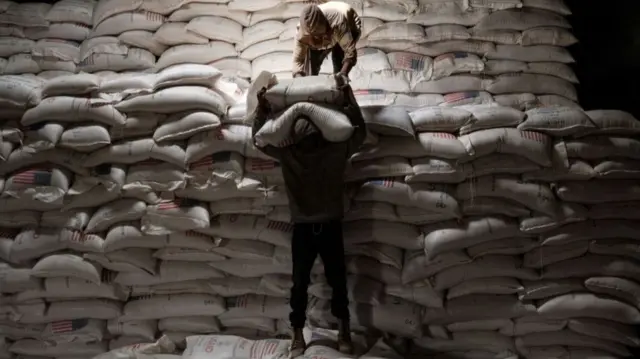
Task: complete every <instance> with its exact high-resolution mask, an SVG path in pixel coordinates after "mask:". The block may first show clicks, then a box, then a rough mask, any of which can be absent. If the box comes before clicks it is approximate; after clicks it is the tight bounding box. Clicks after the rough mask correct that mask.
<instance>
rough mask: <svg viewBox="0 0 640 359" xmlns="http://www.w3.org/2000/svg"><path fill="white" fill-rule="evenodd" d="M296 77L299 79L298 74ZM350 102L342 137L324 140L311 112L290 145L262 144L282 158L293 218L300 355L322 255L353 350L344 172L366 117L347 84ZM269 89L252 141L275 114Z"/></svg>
mask: <svg viewBox="0 0 640 359" xmlns="http://www.w3.org/2000/svg"><path fill="white" fill-rule="evenodd" d="M294 81H295V80H294ZM343 89H344V96H345V98H346V99H347V100H346V101H345V102H346V106H344V107H342V108H340V109H339V111H340V112H342V113H344V114H345V115H346V116H347V117H348V118H349V120H350V122H351V125H352V126H353V128H354V130H353V133H352V135H351V137H350V138H349V139H348V140H346V141H342V142H330V141H328V140H326V139H325V138H324V137H323V135H322V132H321V131H320V130H319V129H318V128H317V126H316V125H315V124H314V123H313V121H311V120H310V119H308V118H305V117H298V118H297V119H296V122H295V123H294V124H293V126H291V139H290V141H287V145H286V146H283V147H276V146H274V145H271V144H268V145H264V146H262V147H258V148H259V149H260V150H261V151H263V152H264V153H266V154H267V155H269V156H271V157H274V158H275V159H277V160H278V161H279V162H280V165H281V168H282V174H283V177H284V182H285V185H286V188H287V196H288V198H289V206H290V212H291V220H292V222H293V223H294V229H293V238H292V239H291V252H292V257H293V287H292V289H291V299H290V304H291V314H290V316H289V319H290V321H291V327H292V330H293V333H292V340H291V347H290V356H291V357H292V358H294V357H297V356H300V355H302V354H303V353H304V351H305V349H306V343H305V340H304V337H303V333H302V329H303V328H304V325H305V321H306V311H307V302H308V296H307V289H308V287H309V283H310V280H311V278H310V277H311V269H312V267H313V265H314V263H315V260H316V258H317V256H318V255H320V258H321V259H322V262H323V264H324V269H325V277H326V279H327V282H328V284H329V286H331V288H332V292H333V294H332V298H331V313H332V314H333V316H335V317H336V318H337V319H338V322H339V334H338V346H339V350H340V351H341V352H343V353H351V352H352V351H353V346H352V342H351V333H350V326H349V309H348V306H349V299H348V293H347V281H346V268H345V262H344V261H345V258H344V243H343V238H342V218H343V215H344V172H345V169H346V165H347V161H348V159H349V158H350V157H351V155H352V154H353V153H355V152H356V151H357V150H358V148H359V147H360V145H361V144H362V143H363V141H364V139H365V136H366V130H365V123H364V119H363V117H362V113H361V112H360V108H359V107H358V105H357V103H356V101H355V97H354V95H353V92H352V91H351V87H350V86H348V85H343ZM265 91H266V89H262V90H261V91H260V92H259V93H258V108H257V110H256V111H255V116H254V117H255V118H254V120H253V131H252V136H253V141H254V144H255V138H256V134H257V133H258V132H259V131H260V129H261V128H262V127H263V126H264V124H265V122H266V121H267V120H268V116H269V115H271V106H270V104H269V103H268V101H267V100H266V99H265V95H264V94H265Z"/></svg>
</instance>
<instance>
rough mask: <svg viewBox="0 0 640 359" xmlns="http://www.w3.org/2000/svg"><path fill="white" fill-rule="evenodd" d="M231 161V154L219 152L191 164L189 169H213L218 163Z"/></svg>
mask: <svg viewBox="0 0 640 359" xmlns="http://www.w3.org/2000/svg"><path fill="white" fill-rule="evenodd" d="M229 161H231V152H218V153H214V154H212V155H208V156H207V157H204V158H202V159H199V160H197V161H195V162H193V163H191V164H190V165H189V169H190V170H193V169H206V168H211V167H213V165H214V164H216V163H221V162H229Z"/></svg>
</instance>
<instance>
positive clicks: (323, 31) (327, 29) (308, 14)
mask: <svg viewBox="0 0 640 359" xmlns="http://www.w3.org/2000/svg"><path fill="white" fill-rule="evenodd" d="M300 31H301V32H302V34H303V37H304V38H305V40H307V41H308V42H309V45H312V46H321V45H322V44H323V43H324V42H326V40H327V39H328V38H330V37H331V26H330V25H329V21H328V20H327V18H326V17H325V16H324V14H323V13H322V10H320V8H319V7H318V5H313V4H309V5H305V7H304V8H303V9H302V13H301V14H300Z"/></svg>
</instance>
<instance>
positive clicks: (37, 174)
mask: <svg viewBox="0 0 640 359" xmlns="http://www.w3.org/2000/svg"><path fill="white" fill-rule="evenodd" d="M13 183H15V184H25V185H35V186H48V185H50V184H51V172H50V171H49V170H45V169H32V170H27V171H24V172H20V173H18V174H16V175H14V176H13Z"/></svg>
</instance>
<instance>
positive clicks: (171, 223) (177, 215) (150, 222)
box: [141, 198, 210, 235]
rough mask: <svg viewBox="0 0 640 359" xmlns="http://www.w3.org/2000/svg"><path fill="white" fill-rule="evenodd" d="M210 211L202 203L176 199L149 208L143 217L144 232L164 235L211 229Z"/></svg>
mask: <svg viewBox="0 0 640 359" xmlns="http://www.w3.org/2000/svg"><path fill="white" fill-rule="evenodd" d="M209 217H210V216H209V210H208V209H207V207H206V206H205V205H203V204H201V203H200V202H197V201H193V200H190V199H186V198H176V199H173V200H171V201H167V202H162V203H160V204H157V205H153V206H148V207H147V213H146V214H145V215H144V216H143V217H142V219H141V224H142V231H143V232H145V233H147V234H154V235H162V234H170V233H172V232H184V231H188V230H192V229H201V228H207V227H209Z"/></svg>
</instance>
